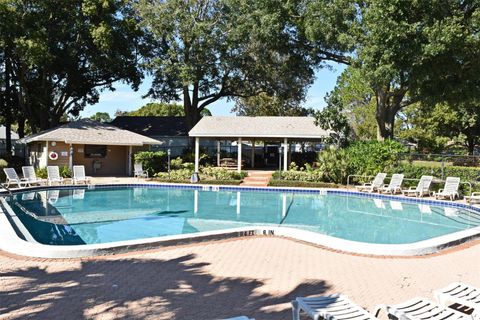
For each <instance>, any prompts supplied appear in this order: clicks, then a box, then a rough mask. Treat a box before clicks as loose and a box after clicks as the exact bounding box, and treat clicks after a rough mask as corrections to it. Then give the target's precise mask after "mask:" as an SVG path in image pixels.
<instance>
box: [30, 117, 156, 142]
mask: <svg viewBox="0 0 480 320" xmlns="http://www.w3.org/2000/svg"><path fill="white" fill-rule="evenodd" d="M24 140H25V142H26V143H30V142H34V141H64V142H65V143H72V144H101V145H104V144H106V145H121V146H142V145H144V144H158V143H159V142H158V141H157V140H155V139H152V138H149V137H146V136H144V135H140V134H138V133H134V132H131V131H128V130H123V129H120V128H117V127H115V126H112V125H111V124H106V123H100V122H96V121H93V120H89V119H81V120H78V121H72V122H69V123H67V124H64V125H62V126H60V127H57V128H53V129H49V130H45V131H42V132H39V133H37V134H34V135H31V136H28V137H26V138H25V139H24Z"/></svg>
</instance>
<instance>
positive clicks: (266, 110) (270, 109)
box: [232, 93, 313, 117]
mask: <svg viewBox="0 0 480 320" xmlns="http://www.w3.org/2000/svg"><path fill="white" fill-rule="evenodd" d="M232 111H233V112H235V113H236V115H238V116H250V117H259V116H308V115H311V114H313V110H312V109H308V108H305V107H302V105H301V101H296V100H295V99H290V100H284V99H281V98H279V97H278V96H269V95H267V94H266V93H260V94H259V95H257V96H253V97H249V98H239V99H237V100H236V103H235V106H234V107H233V109H232Z"/></svg>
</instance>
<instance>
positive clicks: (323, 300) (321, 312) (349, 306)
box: [292, 294, 376, 320]
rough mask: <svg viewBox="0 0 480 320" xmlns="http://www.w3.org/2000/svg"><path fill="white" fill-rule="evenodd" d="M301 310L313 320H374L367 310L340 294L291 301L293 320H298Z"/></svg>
mask: <svg viewBox="0 0 480 320" xmlns="http://www.w3.org/2000/svg"><path fill="white" fill-rule="evenodd" d="M302 310H303V311H304V312H305V313H306V314H307V315H308V316H309V317H311V318H312V319H314V320H318V319H320V318H322V319H328V320H330V319H332V320H333V319H349V320H367V319H376V318H375V317H374V316H373V315H372V314H370V313H369V312H368V311H367V310H365V309H364V308H362V307H360V306H359V305H357V304H355V303H353V302H352V301H351V300H350V299H348V297H347V296H345V295H342V294H332V295H329V296H321V297H316V298H296V299H295V300H294V301H292V313H293V320H300V311H302Z"/></svg>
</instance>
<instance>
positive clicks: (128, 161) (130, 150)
mask: <svg viewBox="0 0 480 320" xmlns="http://www.w3.org/2000/svg"><path fill="white" fill-rule="evenodd" d="M127 167H128V168H127V176H131V175H132V171H133V170H132V146H129V147H128V159H127Z"/></svg>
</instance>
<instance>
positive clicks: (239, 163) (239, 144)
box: [237, 138, 242, 172]
mask: <svg viewBox="0 0 480 320" xmlns="http://www.w3.org/2000/svg"><path fill="white" fill-rule="evenodd" d="M237 149H238V156H237V171H238V172H240V171H242V138H238V140H237Z"/></svg>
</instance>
